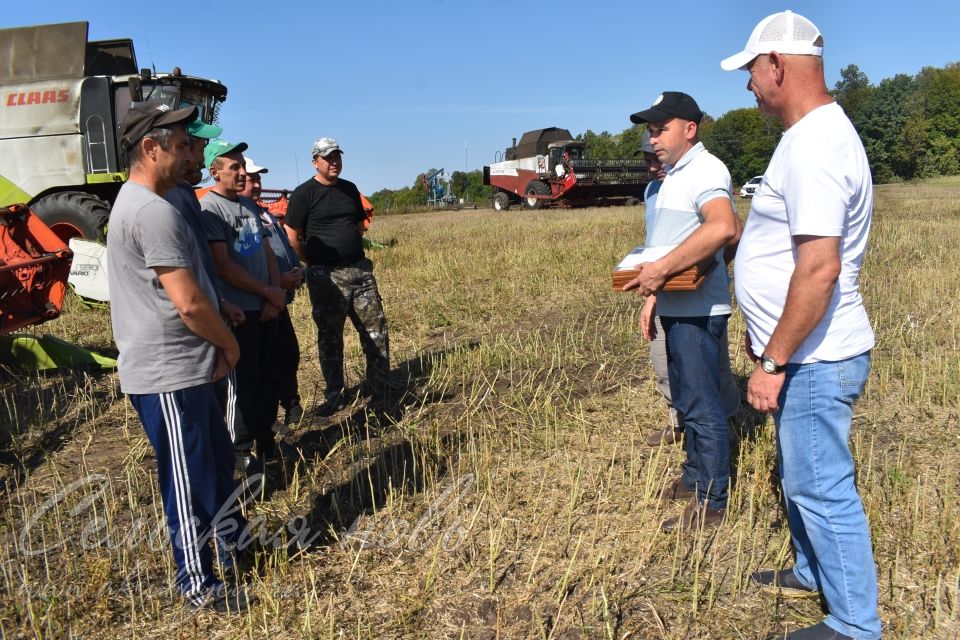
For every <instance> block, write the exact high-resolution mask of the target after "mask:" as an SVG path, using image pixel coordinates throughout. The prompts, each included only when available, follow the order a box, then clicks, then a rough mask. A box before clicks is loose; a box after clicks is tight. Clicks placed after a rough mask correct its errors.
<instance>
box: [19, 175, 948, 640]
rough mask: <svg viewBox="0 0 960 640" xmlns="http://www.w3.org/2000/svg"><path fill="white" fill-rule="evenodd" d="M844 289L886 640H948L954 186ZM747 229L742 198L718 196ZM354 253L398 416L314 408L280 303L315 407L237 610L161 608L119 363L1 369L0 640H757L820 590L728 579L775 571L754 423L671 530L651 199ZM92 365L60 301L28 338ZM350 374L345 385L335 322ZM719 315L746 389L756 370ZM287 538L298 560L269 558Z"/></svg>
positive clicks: (99, 326) (140, 436)
mask: <svg viewBox="0 0 960 640" xmlns="http://www.w3.org/2000/svg"><path fill="white" fill-rule="evenodd" d="M876 203H877V206H876V213H875V220H874V226H873V231H872V235H871V248H870V251H869V253H868V256H867V259H866V264H865V268H864V272H863V276H862V279H861V284H862V289H863V294H864V298H865V300H866V303H867V307H868V311H869V313H870V317H871V320H872V322H873V325H874V328H875V330H876V333H877V338H878V343H877V347H876V349H875V350H874V353H873V368H872V372H871V378H870V382H869V384H868V387H867V391H866V393H865V396H864V398H863V400H862V401H861V402H860V404H859V405H858V406H857V409H856V414H855V419H854V431H853V436H852V447H853V450H854V455H855V457H856V459H857V463H858V470H859V474H858V483H859V487H860V490H861V494H862V496H863V499H864V502H865V506H866V509H867V514H868V517H869V520H870V526H871V529H872V531H873V542H874V546H875V552H876V558H877V563H878V574H879V580H880V614H881V618H882V620H883V622H884V625H885V629H884V636H885V637H887V638H903V639H907V638H911V639H912V638H956V637H957V636H958V634H960V599H958V598H960V597H958V578H960V424H958V423H960V420H958V412H960V295H958V294H960V291H958V289H960V287H958V284H957V277H958V275H960V180H958V179H944V180H938V181H929V182H922V183H917V184H901V185H888V186H881V187H878V188H877V190H876ZM737 206H738V209H739V210H740V213H741V215H742V216H746V212H747V211H748V209H749V201H745V200H738V202H737ZM369 235H370V236H371V237H372V238H373V239H375V240H378V241H380V242H383V243H386V244H389V245H391V246H390V247H389V248H387V249H381V250H376V251H372V252H370V256H371V258H372V259H373V261H374V263H375V265H376V267H375V269H376V271H375V273H376V274H377V277H378V280H379V283H380V289H381V292H382V294H383V296H384V299H385V304H386V309H387V314H388V319H389V323H390V338H391V350H392V353H391V358H392V361H393V362H392V364H393V369H394V376H395V379H396V381H397V382H398V386H399V387H400V388H399V389H398V393H397V399H396V401H394V402H380V403H377V402H371V401H370V400H368V399H367V398H365V397H363V396H362V395H360V396H359V397H358V399H357V401H356V402H355V403H354V404H353V405H352V406H351V407H349V408H348V409H346V410H344V411H342V412H341V413H339V414H337V415H334V416H332V417H329V418H324V417H319V416H316V415H314V414H313V411H312V410H313V409H315V408H316V406H317V404H318V403H319V399H322V390H323V386H322V382H321V378H320V372H319V368H318V365H317V355H316V343H315V330H314V327H313V323H312V319H311V318H310V308H309V301H308V299H307V296H306V292H305V291H304V292H302V293H300V294H299V295H298V297H297V300H296V301H295V303H294V305H293V308H292V312H293V315H294V320H295V324H296V326H297V330H298V333H299V336H300V340H301V350H302V354H303V359H302V364H301V370H300V387H301V394H302V395H303V397H304V400H305V404H304V406H305V407H306V408H307V417H306V418H305V420H304V422H303V423H302V424H301V425H299V426H298V427H297V428H296V429H295V430H294V433H293V435H292V436H289V437H288V438H287V441H288V442H289V443H290V444H293V445H296V446H297V447H298V448H299V450H300V451H301V457H300V459H299V460H293V459H289V460H286V461H285V462H284V463H283V464H279V463H276V464H272V465H269V466H268V469H267V478H266V482H265V484H264V486H263V487H262V490H261V491H260V492H259V493H257V495H255V496H251V499H250V500H248V501H247V504H246V509H247V515H248V517H249V518H251V520H253V521H254V522H255V523H257V525H258V526H257V527H256V530H255V532H254V533H255V535H257V536H259V538H260V539H259V541H258V545H259V546H262V547H264V550H263V551H262V552H261V553H260V554H259V555H258V561H257V566H256V567H255V568H254V569H253V570H252V571H251V572H250V573H249V574H248V575H247V576H246V577H245V580H246V581H247V582H248V583H249V584H251V585H252V586H253V592H254V593H255V595H256V596H257V598H258V600H259V602H258V604H257V605H256V606H255V607H254V608H253V609H251V610H250V611H249V612H248V613H246V614H243V615H236V616H233V615H229V616H222V615H221V616H217V615H215V614H211V613H206V612H204V613H199V614H198V613H195V612H193V611H191V610H190V609H188V608H187V607H185V606H183V605H182V604H181V601H180V600H179V599H178V598H177V597H176V596H175V595H174V593H173V592H172V590H171V586H170V585H171V582H172V576H173V573H174V565H173V560H172V555H171V553H170V552H169V543H168V541H167V539H166V534H165V531H164V527H163V525H162V518H163V511H162V507H161V503H160V497H159V495H158V489H157V484H156V471H155V461H154V457H153V451H152V449H151V448H150V446H149V444H148V442H147V440H146V437H145V436H144V433H143V430H142V428H141V426H140V423H139V421H138V419H137V417H136V414H135V413H134V411H133V409H132V407H131V406H130V404H129V403H128V402H127V401H126V400H125V399H124V398H123V396H122V395H121V394H120V392H119V383H118V379H117V377H116V375H115V374H112V373H94V372H83V371H77V372H71V373H61V374H56V375H46V376H37V375H36V374H31V375H24V374H16V373H12V372H10V373H6V374H4V375H3V378H2V392H0V403H2V404H3V407H4V410H3V411H0V487H2V490H0V535H2V542H0V637H3V638H19V637H24V638H33V637H41V638H81V637H82V638H94V637H97V638H102V637H111V638H127V637H139V638H160V637H162V638H193V637H202V638H229V639H231V640H233V639H236V638H266V637H269V638H273V639H279V638H331V639H334V638H336V639H339V638H482V639H493V638H558V639H559V638H563V639H567V640H572V639H574V638H610V639H614V638H616V639H622V638H671V639H680V638H748V639H752V638H765V637H766V636H767V635H769V634H771V633H774V632H776V631H778V630H783V629H784V628H796V627H797V626H805V625H808V624H813V623H815V622H817V621H819V620H820V618H821V617H822V615H823V613H822V611H821V605H820V603H819V602H818V601H817V600H816V599H806V600H784V599H779V598H777V597H775V596H772V595H769V594H765V593H761V592H759V591H758V590H756V589H755V588H753V587H751V586H750V585H749V583H748V577H749V574H750V573H751V572H753V571H756V570H757V569H759V568H768V567H773V566H782V565H785V564H786V565H789V564H790V562H791V549H790V544H789V536H788V532H787V530H786V522H785V519H784V516H783V513H782V511H781V509H780V506H779V494H778V487H777V484H776V469H775V449H774V442H773V438H772V426H773V425H772V421H770V420H769V419H766V418H765V417H764V416H760V415H757V414H755V413H753V412H752V411H750V410H749V409H747V408H746V407H744V408H743V409H742V410H741V413H740V415H739V416H738V417H737V419H736V420H735V422H734V423H733V424H732V425H731V429H732V432H733V433H734V435H735V438H734V442H735V444H734V446H735V449H736V452H735V455H734V457H733V460H734V461H735V466H736V468H735V480H734V485H733V487H732V490H731V500H730V508H729V510H728V516H727V519H726V521H725V522H724V523H723V524H722V525H721V526H720V527H719V528H718V529H715V530H707V531H697V532H692V533H691V532H683V533H672V534H666V533H661V532H660V530H659V524H660V522H661V521H662V520H664V519H665V518H667V517H670V516H672V515H676V514H677V513H679V512H680V510H681V509H682V508H683V505H681V504H679V503H659V502H658V500H657V496H658V493H659V491H660V490H661V489H662V488H663V487H664V486H665V485H666V484H668V483H669V482H670V481H671V480H672V478H673V477H674V474H675V473H677V472H678V469H679V465H680V463H681V461H682V451H681V450H680V448H679V447H665V448H661V449H652V448H649V447H647V446H646V445H645V444H644V438H645V437H646V436H647V435H649V434H650V433H651V432H653V431H654V430H657V429H659V428H661V427H662V426H663V425H664V424H665V421H666V417H667V412H666V407H665V405H664V403H663V401H662V400H661V399H660V397H659V396H658V393H657V391H656V386H655V381H654V375H653V372H652V370H651V368H650V366H649V362H648V347H647V345H646V343H645V342H644V340H643V338H642V336H641V334H640V329H639V325H638V318H639V313H640V307H641V305H640V303H639V300H638V299H637V298H636V297H635V296H633V295H630V294H620V293H614V292H613V291H612V289H611V285H610V269H611V268H612V266H613V265H614V264H616V262H617V261H618V260H619V259H620V258H621V257H622V256H623V255H624V254H625V253H626V252H627V251H629V250H630V249H631V248H633V247H634V246H636V245H637V244H641V243H642V239H643V235H644V231H643V208H642V206H641V207H626V208H605V209H586V210H570V211H566V210H552V211H537V212H528V211H525V210H521V209H511V210H510V211H508V212H503V213H494V212H493V211H490V210H480V211H461V212H436V213H423V214H414V215H405V216H380V217H377V218H376V219H375V221H374V225H373V228H372V229H371V231H370V233H369ZM34 329H35V330H36V331H37V332H40V331H42V332H46V333H51V334H53V335H56V336H58V337H61V338H64V339H66V340H70V341H73V342H76V343H80V344H83V345H86V346H89V347H93V348H96V349H101V350H105V351H109V350H110V349H111V348H112V341H111V336H110V326H109V312H108V311H107V310H103V309H95V310H89V309H84V308H83V307H81V306H80V305H79V304H77V302H76V301H75V300H70V301H69V304H68V309H67V311H66V313H65V314H64V315H63V316H62V317H61V318H60V319H59V320H57V321H55V322H51V323H49V324H47V325H44V326H42V327H36V328H34ZM347 336H348V339H347V345H348V348H347V374H348V381H352V382H353V383H354V384H356V383H357V382H358V381H359V380H360V378H361V376H362V366H363V356H362V353H361V351H360V348H359V343H358V342H357V340H356V335H355V332H353V331H352V330H350V331H348V332H347ZM742 336H743V321H742V318H741V317H740V316H739V313H738V312H735V314H734V316H733V317H732V319H731V323H730V353H731V357H732V361H733V366H734V372H735V373H736V374H737V375H738V377H739V378H740V386H741V389H742V388H743V386H744V385H745V381H746V376H748V375H749V372H750V371H751V370H752V369H751V367H752V365H751V363H750V362H749V361H748V360H747V358H746V355H745V354H744V351H743V347H742ZM292 538H299V539H300V540H301V541H302V542H304V544H302V545H301V547H302V548H294V547H289V546H288V545H287V544H285V542H286V541H288V540H289V539H292Z"/></svg>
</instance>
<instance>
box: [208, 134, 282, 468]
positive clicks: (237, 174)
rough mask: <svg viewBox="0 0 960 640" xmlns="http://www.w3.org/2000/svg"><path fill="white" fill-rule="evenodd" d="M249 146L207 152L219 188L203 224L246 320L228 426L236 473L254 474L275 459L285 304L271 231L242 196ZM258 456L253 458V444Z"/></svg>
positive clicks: (216, 143) (215, 144)
mask: <svg viewBox="0 0 960 640" xmlns="http://www.w3.org/2000/svg"><path fill="white" fill-rule="evenodd" d="M246 148H247V145H246V143H244V142H240V143H236V144H234V143H230V142H227V141H226V140H221V139H219V138H217V139H214V140H211V141H210V142H209V143H208V144H207V146H206V148H205V149H204V159H205V161H206V166H207V170H208V171H209V172H210V177H212V178H213V180H214V186H213V189H212V190H211V191H210V192H209V193H208V194H207V195H206V196H204V197H203V199H202V200H201V201H200V206H201V208H202V209H203V211H204V217H203V224H204V230H205V231H206V236H207V242H208V243H209V245H210V252H211V253H212V254H213V261H214V264H215V265H216V269H217V274H218V275H219V277H220V280H221V282H222V283H223V289H222V291H223V295H224V297H225V298H226V299H227V300H229V301H230V302H232V303H233V304H235V305H237V306H238V307H239V308H240V309H241V310H242V311H243V313H244V315H245V316H246V319H245V320H244V322H242V323H241V324H238V325H236V326H234V327H233V334H234V336H236V338H237V342H238V343H239V344H240V360H239V361H238V362H237V366H236V368H235V370H234V371H232V372H231V374H230V375H229V376H228V377H227V381H228V385H227V397H226V414H227V427H228V428H229V429H230V435H231V437H232V438H233V444H234V449H235V453H236V456H237V468H238V469H239V470H240V471H241V472H243V473H246V474H247V475H248V476H249V475H253V474H256V473H258V472H260V471H261V470H262V464H263V462H264V461H266V460H269V459H272V458H274V457H275V455H276V450H277V449H276V444H275V442H274V436H273V430H272V428H271V427H272V426H273V412H274V411H275V410H276V405H277V398H276V391H275V389H274V384H273V380H271V379H270V376H269V375H268V374H267V373H268V368H266V367H264V366H263V364H264V362H265V358H266V356H267V352H268V349H267V347H268V345H270V344H273V343H275V334H276V331H277V322H276V319H277V316H278V315H279V314H280V311H281V310H283V309H284V308H285V307H286V304H287V294H286V292H285V291H284V290H283V289H282V288H281V287H280V271H279V269H278V267H277V259H276V256H275V255H274V253H273V251H272V250H271V249H270V244H269V242H265V241H264V239H265V238H266V235H267V234H268V233H269V232H268V231H267V230H266V229H265V228H264V226H263V223H262V222H261V220H260V212H259V208H258V207H257V205H256V203H255V202H253V201H252V200H250V199H249V198H245V197H243V196H241V195H240V192H241V191H243V190H244V188H245V187H246V180H247V174H246V169H245V167H244V159H243V152H244V151H245V150H246ZM254 444H256V449H257V454H256V457H254V454H253V447H254Z"/></svg>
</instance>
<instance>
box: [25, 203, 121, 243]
mask: <svg viewBox="0 0 960 640" xmlns="http://www.w3.org/2000/svg"><path fill="white" fill-rule="evenodd" d="M30 208H31V209H32V210H33V212H34V213H35V214H36V215H37V217H38V218H40V219H41V220H43V222H44V224H46V225H47V226H48V227H50V229H51V230H52V231H53V232H54V233H55V234H57V236H58V237H59V238H60V239H61V240H63V241H64V242H67V241H68V240H70V238H82V239H84V240H91V241H94V242H104V241H105V240H106V228H107V218H108V217H109V216H110V205H109V203H107V202H106V201H104V200H101V199H100V198H98V197H96V196H94V195H90V194H89V193H84V192H82V191H64V192H62V193H53V194H50V195H49V196H44V197H43V198H40V199H39V200H37V201H36V202H35V203H33V204H32V205H30Z"/></svg>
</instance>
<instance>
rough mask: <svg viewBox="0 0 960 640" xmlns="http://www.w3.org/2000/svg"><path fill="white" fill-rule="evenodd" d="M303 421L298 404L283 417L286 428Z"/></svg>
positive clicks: (301, 411)
mask: <svg viewBox="0 0 960 640" xmlns="http://www.w3.org/2000/svg"><path fill="white" fill-rule="evenodd" d="M302 420H303V407H301V406H300V403H299V402H298V403H296V404H294V405H293V406H291V407H290V408H289V409H287V411H286V413H285V414H284V415H283V424H285V425H286V426H288V427H289V426H296V425H298V424H300V422H301V421H302Z"/></svg>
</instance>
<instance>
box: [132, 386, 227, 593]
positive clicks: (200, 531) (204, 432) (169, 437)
mask: <svg viewBox="0 0 960 640" xmlns="http://www.w3.org/2000/svg"><path fill="white" fill-rule="evenodd" d="M130 402H131V403H132V404H133V407H134V409H136V411H137V414H138V415H139V416H140V422H142V423H143V429H144V431H146V434H147V438H148V439H149V440H150V444H151V445H153V450H154V451H155V452H156V455H157V476H158V479H159V484H160V496H161V498H162V500H163V511H164V513H165V515H166V517H167V526H168V528H169V530H170V538H171V541H172V542H173V559H174V561H175V562H176V565H177V575H176V578H175V582H176V587H177V589H178V591H180V592H181V593H182V594H183V595H184V596H186V597H187V598H189V599H191V600H192V601H193V602H195V603H199V602H200V601H201V600H202V598H203V594H204V592H205V591H206V589H207V588H209V587H211V586H212V585H214V584H215V583H216V582H217V580H216V578H215V577H214V575H213V571H212V564H213V553H212V550H211V548H210V539H211V537H212V535H211V532H212V531H213V530H215V531H216V536H217V541H218V547H219V549H220V550H221V552H222V553H221V557H222V558H225V557H226V555H227V554H226V550H228V549H232V548H233V546H234V545H235V543H236V542H237V538H238V536H239V532H240V531H242V530H243V528H244V527H246V521H245V520H244V518H243V516H241V515H240V513H239V511H238V510H237V508H236V505H229V504H227V500H228V499H229V498H230V497H231V496H232V495H233V492H234V489H235V483H234V481H233V465H234V457H233V444H232V443H231V442H230V436H229V434H228V433H227V428H226V426H225V425H224V421H223V413H222V412H221V410H220V407H219V406H218V404H217V399H216V396H215V394H214V390H213V384H204V385H200V386H197V387H190V388H188V389H181V390H179V391H173V392H169V393H151V394H133V395H130Z"/></svg>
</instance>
